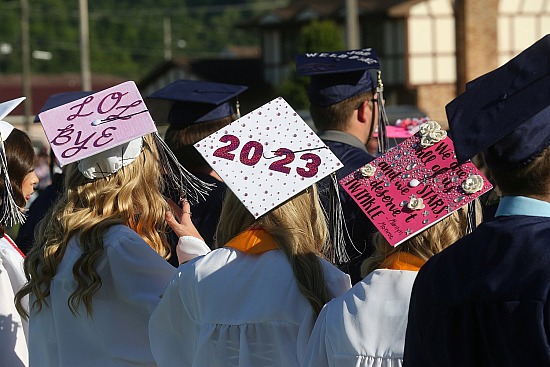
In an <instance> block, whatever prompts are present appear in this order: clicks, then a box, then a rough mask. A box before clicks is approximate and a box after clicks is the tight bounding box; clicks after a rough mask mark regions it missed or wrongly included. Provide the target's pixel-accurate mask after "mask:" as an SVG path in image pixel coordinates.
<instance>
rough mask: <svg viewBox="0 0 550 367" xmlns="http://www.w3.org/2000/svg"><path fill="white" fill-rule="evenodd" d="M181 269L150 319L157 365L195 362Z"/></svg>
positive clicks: (193, 339)
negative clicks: (182, 291)
mask: <svg viewBox="0 0 550 367" xmlns="http://www.w3.org/2000/svg"><path fill="white" fill-rule="evenodd" d="M181 276H182V273H181V272H178V274H177V275H176V277H175V278H174V280H173V281H172V282H171V283H170V285H169V286H168V288H167V289H166V292H164V295H163V296H162V299H161V300H160V302H159V304H158V306H157V308H156V309H155V311H154V312H153V315H152V316H151V319H150V320H149V340H150V342H151V351H152V352H153V357H154V359H155V362H156V363H157V365H158V367H180V366H188V365H189V366H190V365H191V364H192V360H193V355H194V351H195V348H196V346H195V338H194V336H195V330H194V322H193V320H192V318H191V317H190V316H189V313H188V311H187V309H186V308H185V306H184V305H183V302H182V300H181V297H180V293H179V286H180V277H181Z"/></svg>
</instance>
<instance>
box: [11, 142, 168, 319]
mask: <svg viewBox="0 0 550 367" xmlns="http://www.w3.org/2000/svg"><path fill="white" fill-rule="evenodd" d="M77 165H78V163H72V164H70V165H68V166H67V168H66V171H65V179H64V185H65V188H66V190H65V191H64V192H63V194H62V196H61V197H60V199H59V200H58V201H57V202H56V204H55V205H54V207H53V208H51V209H50V211H49V212H48V213H47V214H46V216H45V218H44V219H43V220H42V221H41V222H40V224H39V227H38V231H37V234H36V243H37V244H39V245H37V246H35V247H34V248H33V249H32V250H31V251H30V253H29V254H28V256H27V257H26V258H25V261H24V268H25V275H26V277H27V283H26V284H25V285H24V286H23V288H22V289H21V290H20V291H19V292H18V293H17V295H16V298H15V299H16V306H17V309H18V311H19V313H20V314H21V315H22V316H23V317H28V313H27V311H26V310H25V309H24V308H23V307H22V303H21V301H22V299H23V297H25V296H26V295H27V294H31V293H32V294H33V295H34V302H33V303H32V304H31V305H30V307H36V309H37V310H38V311H40V310H41V309H42V307H43V306H44V305H47V297H48V296H49V295H50V285H51V281H52V279H53V278H54V276H55V275H56V272H57V267H58V266H59V264H60V263H61V260H62V259H63V255H64V254H65V250H66V248H67V244H68V242H69V240H70V239H71V238H72V237H74V236H78V237H79V239H80V245H81V247H82V255H81V256H80V258H79V259H78V260H77V261H76V262H75V264H74V266H73V274H74V275H75V279H76V281H77V288H76V290H75V291H74V292H73V293H72V294H71V296H70V297H69V299H68V305H69V308H70V310H71V312H73V313H74V314H76V313H77V309H78V307H79V305H80V304H81V303H82V304H84V305H85V307H86V312H87V313H88V315H91V314H92V311H93V307H92V298H93V296H94V294H95V293H96V292H97V291H98V290H99V289H100V287H101V279H100V277H99V275H98V274H97V272H96V270H95V268H94V266H95V263H96V261H97V260H98V259H99V258H100V257H101V255H102V254H103V249H104V247H103V234H104V233H105V232H106V231H107V230H108V229H109V227H111V226H113V225H116V224H122V225H126V226H128V227H129V228H131V229H132V230H134V231H135V232H137V233H138V234H139V235H140V236H141V237H142V238H143V239H144V240H145V242H147V243H148V244H149V246H151V248H152V249H153V250H155V251H156V252H157V253H158V254H159V255H161V256H163V257H165V258H168V257H169V255H170V245H169V244H168V241H167V239H166V236H165V233H166V222H165V220H164V215H165V213H166V211H167V210H168V205H167V203H166V200H165V199H164V198H163V196H162V194H161V191H162V189H163V180H162V176H161V172H160V169H159V167H160V165H159V155H158V151H157V148H156V143H155V140H154V138H153V137H152V136H151V135H147V136H145V137H144V138H143V148H142V152H141V154H140V155H139V156H138V157H137V158H136V160H135V161H134V162H133V163H132V164H129V165H128V166H126V167H124V168H123V169H121V170H119V171H117V172H116V173H114V174H112V175H110V176H108V177H106V178H102V179H96V180H90V179H87V178H85V177H84V176H83V175H82V173H81V172H80V171H79V170H78V167H77Z"/></svg>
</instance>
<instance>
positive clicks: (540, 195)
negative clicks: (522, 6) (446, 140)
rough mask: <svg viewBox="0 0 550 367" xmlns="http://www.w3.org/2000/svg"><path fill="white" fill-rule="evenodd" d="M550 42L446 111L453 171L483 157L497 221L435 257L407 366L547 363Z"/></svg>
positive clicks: (423, 278) (415, 311) (416, 296)
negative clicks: (497, 193) (495, 196)
mask: <svg viewBox="0 0 550 367" xmlns="http://www.w3.org/2000/svg"><path fill="white" fill-rule="evenodd" d="M549 85H550V35H547V36H545V37H543V38H542V39H540V40H539V41H537V42H536V43H535V44H533V45H532V46H530V47H529V48H527V49H526V50H524V51H523V52H521V53H520V54H519V55H518V56H516V57H514V58H513V59H511V60H510V61H509V62H507V63H506V64H505V65H503V66H501V67H500V68H498V69H496V70H493V71H491V72H489V73H487V74H485V75H483V76H481V77H479V78H477V79H475V80H474V81H472V82H470V83H469V84H468V86H467V88H466V91H465V92H464V93H463V94H462V95H460V96H458V97H457V98H456V99H454V100H453V101H452V102H450V103H449V104H448V105H447V106H446V112H447V116H448V118H449V123H450V128H451V132H452V136H453V139H454V141H455V146H456V154H457V159H458V161H459V162H464V161H466V160H468V159H470V158H472V157H473V156H474V155H475V154H478V153H483V155H484V158H485V161H486V163H487V166H488V168H489V171H490V173H491V175H492V177H493V179H494V180H495V182H496V184H497V186H498V188H499V189H500V190H501V192H502V195H503V197H502V199H501V200H500V203H499V205H498V209H497V211H496V215H495V218H493V219H491V220H488V221H486V222H484V223H482V224H481V225H480V226H479V227H478V228H477V229H476V230H475V231H474V232H473V233H472V234H470V235H468V236H466V237H464V238H462V239H461V240H459V241H458V242H457V243H455V244H454V245H452V246H451V247H449V248H448V249H446V250H444V251H442V252H441V253H440V254H438V255H436V256H434V257H433V258H431V259H430V260H429V261H428V262H427V263H426V264H425V265H424V266H423V267H422V269H421V270H420V272H419V274H418V277H417V278H416V281H415V284H414V288H413V291H412V295H411V302H410V310H409V323H408V328H407V335H406V341H405V355H404V364H405V366H408V367H414V366H422V367H428V366H437V367H440V366H548V365H549V364H550V338H549V334H548V325H549V324H550V309H549V304H550V302H549V295H550V282H549V279H550V248H549V247H548V243H549V242H550V163H549V162H550V149H549V148H548V147H549V146H550V123H549V122H550V89H549V88H548V86H549Z"/></svg>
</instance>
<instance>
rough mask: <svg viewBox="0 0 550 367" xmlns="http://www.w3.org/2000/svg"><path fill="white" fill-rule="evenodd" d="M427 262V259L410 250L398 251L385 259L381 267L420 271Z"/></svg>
mask: <svg viewBox="0 0 550 367" xmlns="http://www.w3.org/2000/svg"><path fill="white" fill-rule="evenodd" d="M425 263H426V261H424V260H422V259H421V258H419V257H416V256H414V255H411V254H409V253H408V252H397V253H395V254H391V255H390V256H389V257H388V258H387V259H386V260H384V261H383V262H382V264H380V269H393V270H412V271H419V270H420V268H421V267H422V265H424V264H425Z"/></svg>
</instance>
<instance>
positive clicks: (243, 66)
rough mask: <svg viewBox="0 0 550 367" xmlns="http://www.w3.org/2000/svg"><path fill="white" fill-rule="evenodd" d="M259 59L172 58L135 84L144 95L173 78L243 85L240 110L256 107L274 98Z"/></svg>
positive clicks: (166, 83) (171, 80)
mask: <svg viewBox="0 0 550 367" xmlns="http://www.w3.org/2000/svg"><path fill="white" fill-rule="evenodd" d="M262 70H263V69H262V61H261V59H260V58H257V57H253V58H220V59H211V58H207V59H199V58H175V59H172V60H169V61H165V62H163V63H162V64H160V65H158V66H157V67H156V68H155V69H153V70H152V71H151V72H150V73H149V74H148V75H146V76H145V77H144V78H143V79H141V80H140V81H139V82H138V83H137V85H138V88H139V90H140V91H142V93H144V91H148V92H145V93H144V95H146V94H148V93H149V92H151V91H152V90H156V89H159V88H160V87H162V86H165V85H168V84H169V83H170V82H173V81H174V80H176V79H182V78H185V79H192V80H204V81H210V82H217V83H227V84H238V85H245V86H247V87H248V90H247V91H245V92H244V93H243V97H242V99H241V105H242V107H243V110H247V109H249V108H253V107H257V106H259V105H261V104H263V103H265V102H267V101H269V100H270V98H273V97H276V96H273V93H274V91H273V90H272V88H271V86H269V85H268V84H267V83H266V82H264V77H263V71H262Z"/></svg>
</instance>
